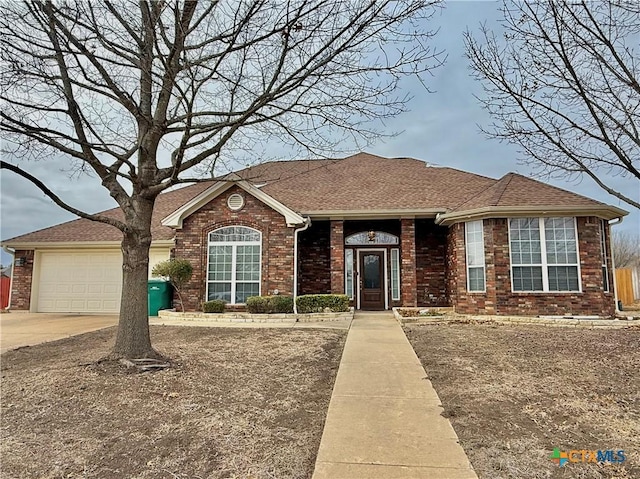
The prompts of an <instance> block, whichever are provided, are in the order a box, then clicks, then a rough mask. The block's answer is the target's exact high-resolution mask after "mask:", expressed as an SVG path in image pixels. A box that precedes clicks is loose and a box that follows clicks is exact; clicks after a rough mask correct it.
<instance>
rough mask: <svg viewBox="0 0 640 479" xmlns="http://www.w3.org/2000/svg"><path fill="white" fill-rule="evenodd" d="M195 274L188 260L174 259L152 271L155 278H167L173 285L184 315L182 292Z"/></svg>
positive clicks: (161, 263)
mask: <svg viewBox="0 0 640 479" xmlns="http://www.w3.org/2000/svg"><path fill="white" fill-rule="evenodd" d="M192 274H193V266H191V263H189V261H187V260H186V259H180V258H174V259H168V260H166V261H161V262H160V263H158V264H156V265H155V266H154V267H153V270H152V271H151V276H153V277H158V276H161V277H164V278H167V279H168V280H169V281H170V282H171V284H172V285H173V287H174V289H175V290H176V293H178V299H179V300H180V306H181V307H182V312H183V313H184V303H183V302H182V291H183V290H184V287H185V286H186V285H187V283H189V280H190V279H191V275H192Z"/></svg>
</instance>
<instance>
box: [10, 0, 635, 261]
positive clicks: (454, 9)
mask: <svg viewBox="0 0 640 479" xmlns="http://www.w3.org/2000/svg"><path fill="white" fill-rule="evenodd" d="M497 8H498V4H497V3H494V2H483V1H468V2H449V3H447V4H446V8H444V9H443V10H442V11H441V12H439V13H437V14H436V16H435V17H434V18H433V20H432V22H431V24H430V25H429V27H430V28H439V29H440V30H439V32H438V34H437V35H436V37H435V38H434V39H433V41H432V43H433V45H434V46H435V47H436V48H437V49H442V50H444V51H445V52H446V54H447V61H446V63H445V65H444V66H442V67H440V68H438V69H436V70H434V71H433V76H432V77H431V78H429V79H428V81H427V84H428V86H429V89H430V90H431V91H432V92H431V93H429V92H427V91H426V90H425V88H424V87H423V86H422V85H421V84H420V83H419V82H418V81H415V80H408V81H404V82H403V84H402V87H403V89H404V90H405V91H406V92H407V93H409V94H410V95H411V96H412V97H413V99H412V100H411V102H410V104H409V109H410V111H408V112H407V113H404V114H402V115H401V116H399V117H396V118H394V119H393V120H390V121H388V122H387V128H388V130H389V131H397V132H400V133H399V134H398V135H397V136H395V137H392V138H385V139H384V140H380V141H379V142H377V143H374V144H373V145H371V146H370V147H368V148H367V149H366V150H367V151H368V152H370V153H374V154H377V155H381V156H387V157H413V158H417V159H421V160H424V161H427V162H428V163H430V164H435V165H441V166H448V167H451V168H457V169H461V170H465V171H470V172H473V173H477V174H482V175H485V176H489V177H493V178H500V177H502V176H503V175H505V174H506V173H509V172H517V173H520V174H522V175H526V176H529V175H530V174H531V169H530V168H529V167H528V166H525V165H523V164H521V163H519V162H518V152H517V150H516V149H515V147H513V146H510V145H507V144H503V143H500V142H498V141H496V140H492V139H488V138H486V137H485V136H484V135H483V134H482V133H481V132H480V131H479V127H478V125H488V124H489V123H490V122H491V118H490V117H489V115H488V113H486V112H485V111H484V110H483V109H482V108H481V106H480V104H479V102H478V100H477V99H476V98H475V97H474V93H475V94H480V93H481V86H480V84H479V83H477V81H476V80H474V79H472V78H471V76H470V70H469V68H468V61H467V59H466V58H465V57H464V44H463V32H464V31H465V30H466V29H467V28H469V29H471V30H472V31H477V29H478V27H479V25H480V23H481V22H485V21H486V22H487V24H488V25H489V26H492V25H496V22H497V19H498V18H499V12H498V11H497ZM283 159H285V158H283ZM21 166H23V167H24V168H25V169H27V170H28V171H30V172H31V173H33V174H35V175H36V176H38V177H40V178H42V179H44V180H45V182H46V183H47V185H48V186H49V187H50V188H51V189H52V190H54V191H55V192H56V193H57V194H58V195H59V196H60V197H62V199H64V200H66V201H67V202H69V203H70V204H72V205H74V206H77V207H79V208H81V209H83V210H85V211H88V212H91V213H92V212H98V211H102V210H105V209H108V208H112V207H114V206H116V205H115V202H114V201H113V200H112V199H111V198H110V197H109V195H108V193H107V191H106V190H105V189H104V188H102V187H101V186H100V184H99V182H98V181H97V180H96V179H95V178H88V177H87V176H82V177H79V178H78V177H70V176H69V173H68V171H65V170H67V168H65V166H66V164H65V162H64V161H61V160H50V159H47V160H43V161H37V162H36V161H31V162H29V163H26V164H22V165H21ZM543 181H546V182H548V183H550V184H553V185H555V186H558V187H560V188H564V189H567V190H570V191H573V192H575V193H578V194H581V195H585V196H588V197H590V198H593V199H595V200H598V201H602V202H604V203H608V204H611V205H614V206H618V207H620V208H622V209H624V210H627V211H630V212H631V213H630V214H629V215H628V216H627V217H625V219H624V221H623V222H622V223H621V224H619V225H616V226H615V227H614V228H615V229H614V231H629V232H632V233H634V234H640V211H638V210H635V211H633V208H632V207H631V206H628V205H626V204H625V203H623V202H621V201H620V200H618V199H616V198H614V197H613V196H610V195H608V194H607V193H606V192H604V191H602V190H600V189H599V188H598V186H597V185H596V184H595V183H594V182H593V181H592V180H590V179H588V178H584V179H583V180H582V181H563V180H557V179H556V180H554V179H543ZM612 184H613V186H614V187H615V188H618V189H619V190H620V191H622V192H624V193H626V194H627V195H628V196H630V197H632V198H636V199H640V182H638V180H637V179H631V178H629V179H624V178H620V177H617V178H614V179H612ZM73 219H75V217H74V216H73V215H72V214H70V213H68V212H66V211H64V210H62V209H61V208H59V207H58V206H56V205H55V204H54V203H53V202H52V201H51V200H49V199H48V198H47V197H46V196H45V195H44V194H42V193H41V192H40V191H39V190H38V189H37V188H36V187H35V186H33V185H31V184H30V183H29V182H28V181H26V180H24V179H22V178H20V177H17V176H16V175H14V174H12V173H10V172H6V170H0V237H1V238H2V239H8V238H12V237H14V236H17V235H21V234H24V233H28V232H31V231H34V230H37V229H41V228H45V227H48V226H53V225H55V224H59V223H62V222H64V221H69V220H73ZM10 260H11V259H10V256H9V255H7V254H6V253H5V252H4V251H3V252H2V264H7V263H8V262H10Z"/></svg>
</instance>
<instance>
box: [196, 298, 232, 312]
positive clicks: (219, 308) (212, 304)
mask: <svg viewBox="0 0 640 479" xmlns="http://www.w3.org/2000/svg"><path fill="white" fill-rule="evenodd" d="M226 304H227V303H226V302H224V301H222V300H221V299H214V300H213V301H207V302H205V303H202V311H203V312H204V313H224V308H225V305H226Z"/></svg>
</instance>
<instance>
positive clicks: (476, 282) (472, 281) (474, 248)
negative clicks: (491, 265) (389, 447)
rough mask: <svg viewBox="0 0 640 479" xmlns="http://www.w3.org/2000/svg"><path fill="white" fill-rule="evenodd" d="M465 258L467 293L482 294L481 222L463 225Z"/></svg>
mask: <svg viewBox="0 0 640 479" xmlns="http://www.w3.org/2000/svg"><path fill="white" fill-rule="evenodd" d="M464 232H465V249H466V256H467V291H471V292H484V291H485V274H484V235H483V232H482V220H480V221H469V222H468V223H465V224H464Z"/></svg>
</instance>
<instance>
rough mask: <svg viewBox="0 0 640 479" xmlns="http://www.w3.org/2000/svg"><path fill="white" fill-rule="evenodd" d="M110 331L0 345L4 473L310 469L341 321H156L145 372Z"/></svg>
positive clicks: (250, 473) (271, 473)
mask: <svg viewBox="0 0 640 479" xmlns="http://www.w3.org/2000/svg"><path fill="white" fill-rule="evenodd" d="M114 335H115V329H114V328H110V329H106V330H102V331H97V332H92V333H87V334H84V335H81V336H76V337H73V338H69V339H65V340H61V341H56V342H52V343H48V344H43V345H39V346H35V347H29V348H22V349H19V350H15V351H10V352H7V353H5V354H3V355H2V358H1V359H2V428H1V436H0V438H1V443H2V444H1V449H0V452H1V454H2V477H3V478H140V479H142V478H154V479H156V478H157V479H163V478H167V479H169V478H170V479H178V478H180V479H183V478H184V479H186V478H236V477H242V478H304V477H310V476H311V474H312V472H313V466H314V462H315V457H316V453H317V449H318V445H319V443H320V438H321V435H322V428H323V425H324V419H325V415H326V411H327V407H328V404H329V399H330V397H331V391H332V388H333V383H334V380H335V375H336V372H337V368H338V364H339V362H340V356H341V354H342V348H343V345H344V339H345V337H346V331H328V330H291V329H251V330H249V329H226V328H225V329H218V328H199V327H190V328H180V327H168V326H158V327H152V339H153V344H154V346H155V347H156V349H157V350H158V351H160V352H161V353H163V354H164V355H166V356H167V357H169V358H171V360H172V362H173V367H171V368H169V369H165V370H160V371H156V372H146V373H140V372H135V368H133V369H132V370H126V369H125V368H123V367H122V366H121V365H119V364H118V363H113V362H102V363H100V362H97V361H98V359H99V358H101V357H104V356H105V355H106V354H107V353H108V352H109V348H110V347H111V345H112V344H113V341H114Z"/></svg>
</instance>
